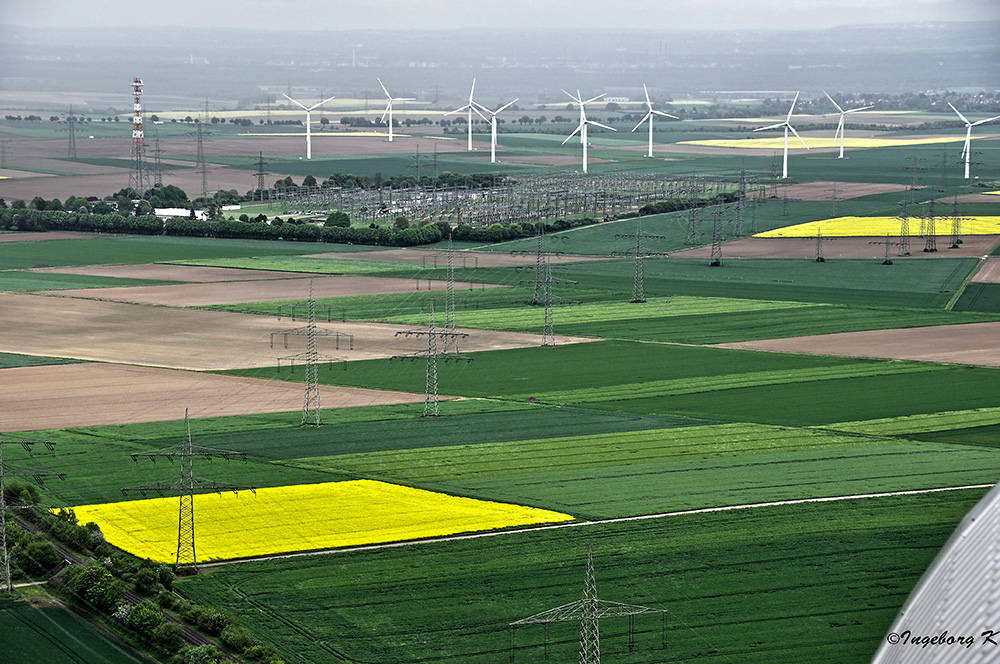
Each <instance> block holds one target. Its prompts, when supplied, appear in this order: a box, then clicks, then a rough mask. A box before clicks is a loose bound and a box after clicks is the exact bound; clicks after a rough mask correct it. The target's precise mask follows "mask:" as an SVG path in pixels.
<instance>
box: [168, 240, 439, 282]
mask: <svg viewBox="0 0 1000 664" xmlns="http://www.w3.org/2000/svg"><path fill="white" fill-rule="evenodd" d="M301 244H307V243H301ZM313 244H315V243H313ZM308 246H310V247H311V248H313V249H314V250H315V247H313V246H312V245H308ZM303 251H305V249H304V250H303ZM162 262H164V263H167V264H169V265H191V266H200V267H224V268H236V269H253V270H275V271H280V272H306V273H311V274H325V275H330V274H335V275H356V276H372V275H378V274H383V273H386V272H399V271H400V270H406V269H408V270H412V271H415V272H419V271H420V268H419V267H417V266H411V265H407V264H405V263H393V262H391V261H369V260H350V259H346V258H315V257H308V256H259V257H258V256H255V257H252V258H204V259H197V260H183V259H182V260H172V261H162ZM421 276H423V275H421Z"/></svg>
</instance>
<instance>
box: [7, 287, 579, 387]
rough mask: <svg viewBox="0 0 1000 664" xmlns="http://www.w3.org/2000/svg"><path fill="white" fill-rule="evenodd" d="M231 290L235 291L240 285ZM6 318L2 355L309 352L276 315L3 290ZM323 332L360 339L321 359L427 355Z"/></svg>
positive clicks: (269, 361) (402, 342) (515, 344)
mask: <svg viewBox="0 0 1000 664" xmlns="http://www.w3.org/2000/svg"><path fill="white" fill-rule="evenodd" d="M279 283H280V282H279ZM228 288H229V289H230V290H232V288H233V285H232V284H230V285H228ZM0 317H2V319H3V320H4V336H3V340H2V341H0V350H2V351H6V352H10V353H23V354H26V355H45V356H53V357H68V358H74V359H80V360H91V361H96V362H117V363H123V364H139V365H145V366H152V367H165V368H172V369H191V370H218V369H241V368H252V367H264V366H274V365H275V364H276V362H277V359H278V358H279V357H282V356H289V355H293V354H296V353H301V352H304V351H305V343H306V338H305V336H304V335H303V336H292V337H290V338H289V347H288V349H285V348H284V347H283V346H281V345H280V344H279V342H277V341H276V342H275V344H274V347H273V348H272V347H271V333H272V332H278V331H281V330H286V329H289V328H293V329H295V328H297V329H301V327H298V326H294V325H289V323H288V321H287V320H285V321H281V320H277V319H276V318H272V317H270V316H253V315H247V314H236V313H229V312H219V311H202V310H194V309H177V308H173V307H165V306H155V305H148V304H130V303H123V302H105V301H99V300H89V299H80V298H75V297H62V296H52V295H40V294H28V293H0ZM318 327H320V328H321V329H323V330H328V331H331V332H340V333H341V334H343V335H353V350H350V349H349V344H348V343H347V340H346V339H344V340H341V341H339V346H340V347H339V349H338V348H336V347H335V344H334V342H335V340H334V339H333V338H325V337H320V338H319V352H320V354H321V355H328V356H331V357H335V358H337V359H338V360H348V361H349V360H367V359H379V358H389V357H392V356H394V355H406V354H411V353H417V352H422V351H424V350H426V344H427V342H426V339H421V338H420V337H411V338H407V337H404V336H399V337H397V336H396V332H398V331H400V329H401V326H399V325H388V324H379V323H351V322H348V323H330V324H326V323H322V324H319V326H318ZM541 327H542V321H541V319H539V330H540V329H541ZM462 331H463V332H468V333H469V337H468V338H467V339H465V340H463V342H462V350H463V351H465V352H471V351H477V350H498V349H506V348H523V347H527V346H540V345H541V336H540V335H535V334H522V333H515V332H484V331H480V330H462ZM586 341H592V340H591V339H583V338H573V337H558V338H557V340H556V342H557V343H560V344H566V343H579V342H586Z"/></svg>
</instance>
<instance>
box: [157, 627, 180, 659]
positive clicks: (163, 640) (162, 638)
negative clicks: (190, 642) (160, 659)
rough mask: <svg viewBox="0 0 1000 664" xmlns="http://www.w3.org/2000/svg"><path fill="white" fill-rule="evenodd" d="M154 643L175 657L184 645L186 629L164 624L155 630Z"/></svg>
mask: <svg viewBox="0 0 1000 664" xmlns="http://www.w3.org/2000/svg"><path fill="white" fill-rule="evenodd" d="M153 643H154V644H155V645H156V647H157V648H159V649H160V650H162V651H163V652H165V653H166V654H168V655H173V654H174V653H176V652H177V651H178V650H180V649H181V646H182V645H184V628H183V627H181V626H180V625H178V624H177V623H173V622H164V623H163V624H162V625H160V626H159V627H157V628H156V629H154V630H153Z"/></svg>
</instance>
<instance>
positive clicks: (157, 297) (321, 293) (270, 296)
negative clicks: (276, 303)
mask: <svg viewBox="0 0 1000 664" xmlns="http://www.w3.org/2000/svg"><path fill="white" fill-rule="evenodd" d="M310 282H312V287H313V294H314V295H315V297H317V298H325V297H350V296H352V295H385V294H389V293H412V292H414V291H416V290H419V289H420V285H421V284H424V283H425V280H424V279H421V280H420V281H419V282H417V281H414V280H410V279H396V278H386V277H359V276H335V277H331V276H323V275H316V276H312V277H310V276H308V275H305V276H303V275H302V274H297V275H295V278H285V279H276V278H270V279H262V280H255V281H251V280H244V281H240V282H238V283H234V282H221V283H195V284H166V285H163V286H120V287H113V288H83V289H70V290H59V291H41V292H39V294H40V295H58V296H62V297H79V298H91V299H98V300H108V301H115V302H133V303H138V304H158V305H163V306H168V307H199V306H207V305H213V304H230V303H236V302H269V301H272V300H304V299H306V298H308V297H309V283H310ZM425 285H426V288H427V290H440V291H443V290H445V288H447V282H445V281H426V284H425ZM477 285H479V284H477ZM471 286H472V284H469V283H467V282H466V283H462V282H455V288H456V289H458V290H468V289H469V288H470V287H471ZM490 287H491V286H490Z"/></svg>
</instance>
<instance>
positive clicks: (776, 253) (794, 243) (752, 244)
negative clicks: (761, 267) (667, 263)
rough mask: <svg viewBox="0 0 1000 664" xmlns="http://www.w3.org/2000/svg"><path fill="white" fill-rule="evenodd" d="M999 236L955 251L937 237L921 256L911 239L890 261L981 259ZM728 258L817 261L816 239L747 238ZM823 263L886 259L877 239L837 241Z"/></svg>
mask: <svg viewBox="0 0 1000 664" xmlns="http://www.w3.org/2000/svg"><path fill="white" fill-rule="evenodd" d="M890 241H892V242H898V241H899V238H890ZM997 242H1000V236H996V235H966V236H964V237H963V238H962V244H960V245H959V246H958V248H957V249H950V248H949V247H950V245H951V238H949V237H945V236H939V237H938V238H937V247H938V250H937V251H935V252H931V253H924V251H923V247H924V241H923V238H918V237H911V238H910V256H909V257H905V258H904V257H900V256H897V254H898V252H899V246H898V245H890V246H889V258H890V259H892V260H893V261H896V260H916V259H919V258H929V259H934V258H967V257H969V256H983V255H985V254H988V253H989V252H990V251H991V250H992V249H993V247H995V246H996V244H997ZM670 255H671V256H674V257H676V258H705V259H707V258H710V257H711V255H712V248H711V247H710V246H705V247H696V248H694V249H685V250H684V251H677V252H674V253H672V254H670ZM727 258H734V259H735V258H803V259H809V260H815V259H816V238H802V237H748V238H742V239H739V240H733V241H732V242H726V243H724V244H723V245H722V260H723V262H724V261H725V260H726V259H727ZM823 258H824V260H836V259H838V258H841V259H847V258H853V259H872V260H878V261H882V260H884V259H885V238H876V237H838V238H824V239H823Z"/></svg>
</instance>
